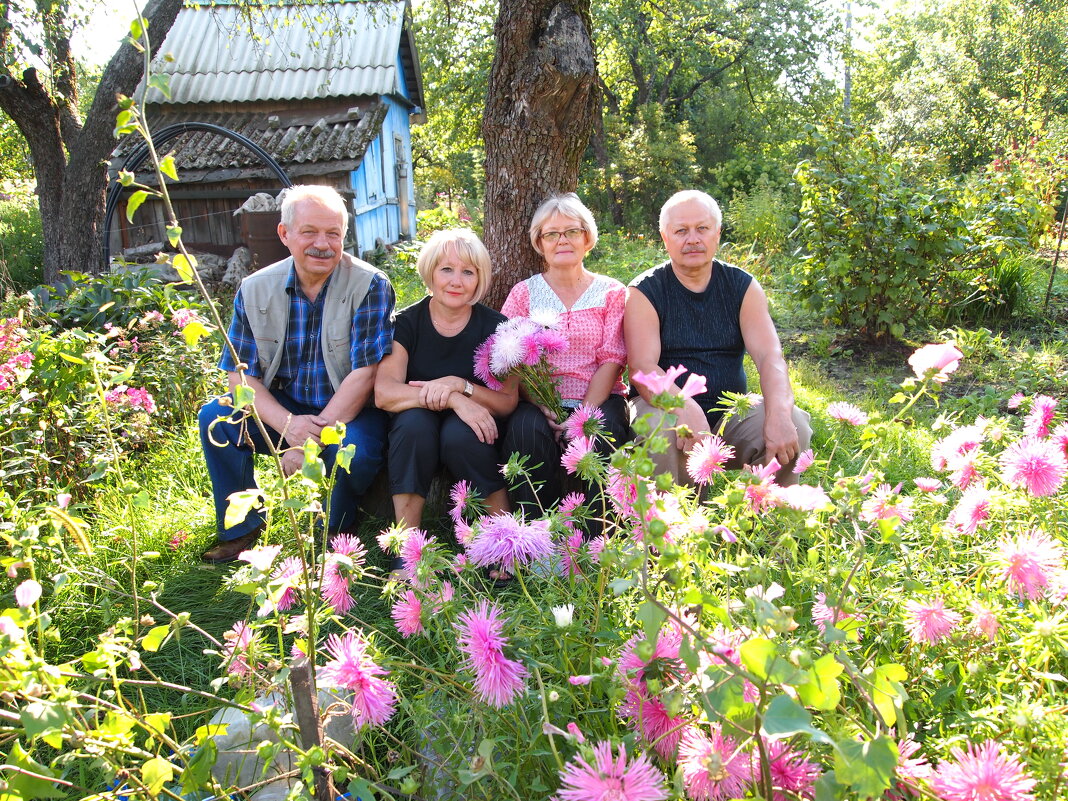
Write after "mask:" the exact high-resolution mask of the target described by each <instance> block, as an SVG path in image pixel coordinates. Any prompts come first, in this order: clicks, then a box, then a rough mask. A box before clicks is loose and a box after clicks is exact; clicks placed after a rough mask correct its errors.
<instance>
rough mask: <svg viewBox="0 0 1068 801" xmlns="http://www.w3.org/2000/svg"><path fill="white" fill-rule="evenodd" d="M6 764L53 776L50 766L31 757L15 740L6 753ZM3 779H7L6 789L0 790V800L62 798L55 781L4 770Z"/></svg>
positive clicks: (27, 800)
mask: <svg viewBox="0 0 1068 801" xmlns="http://www.w3.org/2000/svg"><path fill="white" fill-rule="evenodd" d="M7 764H9V765H14V766H16V767H20V768H22V769H23V770H26V771H29V772H30V773H36V774H37V775H38V776H53V777H54V776H55V773H54V772H53V771H52V770H51V768H49V767H47V766H45V765H42V764H41V763H40V762H37V761H35V760H34V759H33V757H31V756H30V755H29V754H28V753H27V752H26V751H25V749H23V747H22V743H21V742H20V741H18V740H15V743H14V744H13V745H12V746H11V751H10V752H9V753H8V755H7ZM3 775H4V779H5V780H6V781H7V790H6V791H2V790H0V801H8V799H10V800H11V801H16V800H17V801H23V800H25V801H35V800H36V799H39V798H64V797H65V795H66V794H65V793H64V792H63V791H62V790H60V789H59V788H58V787H57V786H56V784H55V782H50V781H48V780H47V779H35V778H33V777H32V776H26V775H24V774H21V773H13V772H11V771H4V774H3Z"/></svg>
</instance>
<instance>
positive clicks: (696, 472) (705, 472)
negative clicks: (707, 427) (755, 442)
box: [686, 434, 734, 484]
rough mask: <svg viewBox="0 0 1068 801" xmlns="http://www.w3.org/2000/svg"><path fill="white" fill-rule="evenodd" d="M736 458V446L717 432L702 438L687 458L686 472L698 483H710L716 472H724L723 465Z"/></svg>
mask: <svg viewBox="0 0 1068 801" xmlns="http://www.w3.org/2000/svg"><path fill="white" fill-rule="evenodd" d="M733 458H734V447H733V446H732V445H728V444H727V443H726V442H724V441H723V439H722V438H720V437H719V436H718V435H716V434H711V435H709V436H707V437H704V438H702V439H701V440H700V441H699V442H698V443H697V444H696V445H694V446H693V448H691V449H690V455H689V456H688V457H687V459H686V472H688V473H689V474H690V478H692V479H693V480H694V482H696V483H697V484H710V483H711V482H712V477H713V476H714V475H715V474H716V473H722V472H723V465H725V464H726V463H727V462H729V461H730V460H731V459H733Z"/></svg>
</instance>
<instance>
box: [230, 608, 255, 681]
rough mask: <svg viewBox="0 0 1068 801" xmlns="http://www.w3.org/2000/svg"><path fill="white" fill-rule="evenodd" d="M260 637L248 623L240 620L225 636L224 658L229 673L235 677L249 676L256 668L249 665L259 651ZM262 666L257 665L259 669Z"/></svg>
mask: <svg viewBox="0 0 1068 801" xmlns="http://www.w3.org/2000/svg"><path fill="white" fill-rule="evenodd" d="M259 638H260V635H259V633H257V632H254V631H253V630H252V629H251V628H250V627H249V626H248V624H247V623H245V621H243V620H239V621H238V622H237V623H235V624H234V625H233V627H232V628H231V629H230V630H229V631H227V632H226V633H224V634H223V647H222V657H223V664H224V665H226V671H227V673H233V674H234V675H235V676H248V675H250V674H251V673H252V671H253V670H254V668H253V667H252V666H251V665H250V664H249V658H250V656H251V655H253V654H255V653H257V651H258V649H259ZM259 667H262V665H257V668H255V669H259Z"/></svg>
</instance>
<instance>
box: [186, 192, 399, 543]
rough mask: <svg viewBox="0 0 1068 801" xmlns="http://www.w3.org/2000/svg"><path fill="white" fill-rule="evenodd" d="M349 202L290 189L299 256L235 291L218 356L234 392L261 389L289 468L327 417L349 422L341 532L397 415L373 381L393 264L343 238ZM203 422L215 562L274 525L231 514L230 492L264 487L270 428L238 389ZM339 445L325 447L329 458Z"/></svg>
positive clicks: (259, 406)
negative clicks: (258, 457)
mask: <svg viewBox="0 0 1068 801" xmlns="http://www.w3.org/2000/svg"><path fill="white" fill-rule="evenodd" d="M347 228H348V209H347V208H346V205H345V201H344V199H343V198H342V197H341V195H339V194H338V193H337V192H336V191H334V190H333V189H330V188H329V187H324V186H294V187H291V188H289V189H287V190H286V192H285V194H284V196H283V199H282V221H281V222H280V223H279V225H278V236H279V238H280V239H281V240H282V242H283V244H285V246H286V247H287V248H288V249H289V252H290V254H291V255H290V257H288V258H286V259H283V260H282V261H280V262H276V263H275V264H272V265H269V266H268V267H265V268H263V269H262V270H259V271H257V272H255V273H253V274H252V275H250V276H249V277H248V278H246V279H245V280H244V281H242V283H241V287H240V288H239V289H238V291H237V295H236V296H235V298H234V318H233V322H232V323H231V324H230V331H229V337H230V341H231V342H233V344H234V349H235V350H236V352H237V362H235V361H234V359H233V356H232V355H231V353H230V352H229V350H228V349H225V350H224V351H223V356H222V359H221V360H220V362H219V367H220V368H221V369H223V370H225V371H227V375H228V378H229V383H230V390H231V393H232V392H233V391H234V390H235V388H236V387H237V386H238V385H239V384H241V382H242V378H241V373H240V372H239V371H238V363H241V364H243V365H245V372H244V377H245V382H246V383H247V384H248V386H250V387H251V388H252V389H253V390H255V400H254V405H255V408H256V413H257V414H258V415H259V418H260V420H262V421H263V423H264V425H265V426H266V428H267V433H268V436H270V437H271V439H272V440H273V441H274V443H275V445H276V446H278V447H279V448H280V449H283V455H282V468H283V470H284V471H285V472H286V474H287V475H288V474H291V473H293V472H295V471H296V470H298V469H300V466H301V464H302V463H303V448H304V445H305V443H306V442H307V441H308V440H311V441H313V442H314V443H316V444H317V445H322V444H323V442H322V433H323V429H324V428H326V427H327V426H336V425H337V424H339V423H344V424H345V437H344V440H343V441H342V443H341V445H342V446H345V445H348V444H353V445H355V446H356V455H355V458H353V459H352V461H351V462H350V464H349V465H348V468H347V469H344V468H339V469H338V471H337V476H336V481H335V484H334V491H333V495H332V496H331V504H330V520H329V528H330V530H331V531H332V532H340V531H352V530H354V528H355V522H356V520H355V517H356V506H357V503H358V501H359V499H360V497H361V496H362V494H363V493H364V491H365V490H366V489H367V487H368V486H369V485H370V483H371V481H372V480H373V479H374V477H375V475H376V474H377V473H378V471H379V468H380V467H381V465H382V461H383V453H384V447H385V441H386V435H385V430H386V416H385V414H384V413H383V412H381V411H380V410H378V409H376V408H374V406H373V403H372V402H371V392H372V390H373V389H374V383H375V373H376V371H377V369H378V363H379V361H381V360H382V357H383V356H385V355H386V354H388V353H389V352H390V350H391V348H392V343H393V319H392V318H393V306H394V300H395V296H394V293H393V287H392V286H391V285H390V283H389V279H388V278H386V276H385V275H384V274H383V273H382V272H380V271H378V270H376V269H375V268H374V267H372V266H371V265H369V264H367V263H366V262H363V261H360V260H359V259H356V258H353V257H352V256H350V255H349V254H348V253H345V252H344V251H343V250H342V244H343V242H344V239H345V232H346V230H347ZM200 434H201V442H202V444H203V447H204V457H205V459H206V461H207V463H208V473H209V475H210V476H211V483H212V493H213V495H214V498H215V517H216V530H217V536H218V541H217V542H216V543H215V544H214V545H213V546H212V547H211V548H210V549H208V550H207V551H205V553H204V554H203V559H204V561H206V562H213V563H219V562H231V561H233V560H234V559H236V558H237V556H238V554H239V553H240V552H241V551H243V550H245V549H247V548H249V547H251V546H252V545H254V544H255V542H256V540H257V539H258V538H259V535H260V533H261V532H262V531H263V529H264V527H265V525H266V517H265V515H264V513H263V511H262V510H261V509H252V510H250V511H249V512H248V513H247V514H246V515H245V516H244V518H243V519H242V520H240V521H239V522H237V523H236V524H234V525H232V526H230V527H229V528H228V527H226V525H225V518H226V509H227V505H228V498H229V496H230V495H231V493H234V492H238V491H241V490H249V489H255V487H256V480H255V476H254V473H253V458H252V457H253V454H254V453H259V452H264V451H265V450H267V444H266V442H265V441H264V439H263V437H262V436H261V434H260V431H259V428H258V427H257V426H256V425H255V424H254V422H253V421H252V420H251V419H248V418H246V417H245V416H244V415H243V414H236V415H235V414H233V409H232V395H231V396H224V398H217V399H215V400H213V401H211V402H209V403H207V404H206V405H205V406H204V407H203V408H202V409H201V411H200ZM337 450H338V446H337V445H328V446H326V447H325V448H324V449H323V459H324V461H325V462H326V465H327V468H328V469H330V468H331V467H332V465H333V460H334V457H335V455H336V453H337Z"/></svg>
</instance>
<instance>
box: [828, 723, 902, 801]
mask: <svg viewBox="0 0 1068 801" xmlns="http://www.w3.org/2000/svg"><path fill="white" fill-rule="evenodd" d="M897 757H898V753H897V744H896V743H895V742H894V741H893V740H891V739H890V738H889V737H887V736H886V735H885V734H884V735H880V736H879V737H876V738H875V739H874V740H872V741H871V742H867V743H858V742H855V741H853V740H846V741H844V742H840V743H839V744H838V747H837V748H836V749H835V753H834V768H835V774H836V776H837V778H838V781H840V782H845V783H847V784H849V786H850V787H852V788H853V790H854V791H855V792H856V793H857V795H859V796H860V797H861V798H881V797H882V795H883V792H884V791H885V790H887V789H889V787H890V785H891V783H892V782H893V780H894V768H896V767H897Z"/></svg>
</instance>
